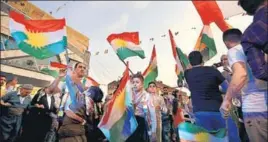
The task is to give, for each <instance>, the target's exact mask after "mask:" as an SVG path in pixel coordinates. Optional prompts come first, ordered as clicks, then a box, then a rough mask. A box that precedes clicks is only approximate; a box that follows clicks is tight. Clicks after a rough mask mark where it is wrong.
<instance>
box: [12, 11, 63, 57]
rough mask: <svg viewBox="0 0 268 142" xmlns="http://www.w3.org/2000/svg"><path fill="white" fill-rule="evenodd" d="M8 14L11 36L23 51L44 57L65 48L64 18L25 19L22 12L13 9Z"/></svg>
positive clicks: (56, 53)
mask: <svg viewBox="0 0 268 142" xmlns="http://www.w3.org/2000/svg"><path fill="white" fill-rule="evenodd" d="M9 16H10V22H9V27H10V33H11V36H12V37H13V38H14V39H15V41H16V43H17V45H18V48H19V49H20V50H22V51H23V52H25V53H27V54H29V55H31V56H33V57H36V58H38V59H46V58H49V57H52V56H55V55H58V54H60V53H61V52H63V51H64V50H65V49H66V46H67V37H66V31H65V19H55V20H26V19H25V18H24V16H23V15H22V14H19V13H16V12H14V11H11V12H10V13H9Z"/></svg>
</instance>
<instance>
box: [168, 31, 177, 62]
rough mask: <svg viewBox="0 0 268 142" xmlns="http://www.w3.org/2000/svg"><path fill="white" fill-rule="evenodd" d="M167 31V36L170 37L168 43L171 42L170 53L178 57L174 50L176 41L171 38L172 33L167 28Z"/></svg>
mask: <svg viewBox="0 0 268 142" xmlns="http://www.w3.org/2000/svg"><path fill="white" fill-rule="evenodd" d="M168 33H169V37H170V43H171V49H172V54H173V57H174V58H175V60H176V58H177V57H178V55H177V51H176V47H177V45H176V42H175V41H174V38H173V35H172V32H171V30H168Z"/></svg>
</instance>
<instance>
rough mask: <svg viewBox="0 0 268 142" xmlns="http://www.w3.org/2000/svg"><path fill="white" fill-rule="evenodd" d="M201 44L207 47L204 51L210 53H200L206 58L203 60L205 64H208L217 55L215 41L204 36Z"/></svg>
mask: <svg viewBox="0 0 268 142" xmlns="http://www.w3.org/2000/svg"><path fill="white" fill-rule="evenodd" d="M201 43H204V44H205V45H206V48H205V49H204V50H207V51H208V52H205V51H204V52H203V51H200V52H201V53H202V55H203V57H204V58H203V60H204V62H206V61H208V60H209V59H211V58H212V57H214V56H215V55H216V54H217V49H216V44H215V41H214V39H213V38H210V37H209V36H208V35H206V34H203V35H202V39H201Z"/></svg>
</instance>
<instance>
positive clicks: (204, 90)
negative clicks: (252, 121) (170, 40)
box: [185, 51, 240, 142]
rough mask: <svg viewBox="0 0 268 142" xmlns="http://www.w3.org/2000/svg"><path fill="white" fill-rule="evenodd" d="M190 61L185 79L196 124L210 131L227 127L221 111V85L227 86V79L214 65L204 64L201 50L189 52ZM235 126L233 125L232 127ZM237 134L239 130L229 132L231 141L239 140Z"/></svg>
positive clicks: (237, 141) (236, 141)
mask: <svg viewBox="0 0 268 142" xmlns="http://www.w3.org/2000/svg"><path fill="white" fill-rule="evenodd" d="M189 61H190V64H191V65H192V68H191V69H188V70H186V71H185V79H186V82H187V84H188V86H189V90H190V92H191V97H192V105H193V112H194V115H195V118H196V121H195V122H196V124H197V125H198V126H201V127H203V128H205V129H207V130H209V131H212V130H218V129H220V128H225V120H224V119H222V117H221V113H220V111H219V109H220V106H221V103H222V101H223V98H222V93H221V92H220V90H219V86H220V85H222V86H223V87H222V88H227V85H228V84H227V81H226V80H225V78H224V77H223V76H222V74H221V73H220V72H219V71H218V70H217V69H215V68H214V67H208V66H204V63H203V57H202V55H201V53H200V52H199V51H192V52H191V53H190V54H189ZM230 120H231V119H230ZM228 121H229V120H228ZM230 124H233V125H234V123H229V122H228V128H229V125H230ZM234 127H235V126H231V128H232V129H233V128H234ZM237 136H238V134H237V131H236V132H232V134H230V132H229V141H230V142H239V141H240V140H239V139H238V137H237Z"/></svg>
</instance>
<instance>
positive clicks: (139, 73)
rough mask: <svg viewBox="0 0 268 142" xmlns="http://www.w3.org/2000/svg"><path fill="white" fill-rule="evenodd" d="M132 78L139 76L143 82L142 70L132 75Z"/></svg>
mask: <svg viewBox="0 0 268 142" xmlns="http://www.w3.org/2000/svg"><path fill="white" fill-rule="evenodd" d="M131 78H132V79H134V78H138V79H140V80H141V81H142V82H143V81H144V78H143V75H142V74H141V72H137V73H136V74H133V75H132V76H131Z"/></svg>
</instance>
